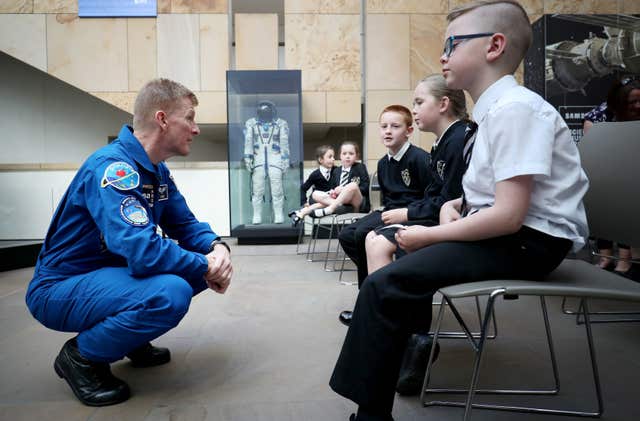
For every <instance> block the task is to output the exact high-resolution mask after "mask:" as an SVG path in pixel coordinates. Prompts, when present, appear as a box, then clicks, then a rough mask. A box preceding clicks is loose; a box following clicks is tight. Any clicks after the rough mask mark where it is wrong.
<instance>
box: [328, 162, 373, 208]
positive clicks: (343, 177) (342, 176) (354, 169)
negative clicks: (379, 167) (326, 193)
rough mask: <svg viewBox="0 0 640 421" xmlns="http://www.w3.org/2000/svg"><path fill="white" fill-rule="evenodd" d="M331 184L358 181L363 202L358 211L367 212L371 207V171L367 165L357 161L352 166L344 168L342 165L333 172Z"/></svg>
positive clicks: (338, 184)
mask: <svg viewBox="0 0 640 421" xmlns="http://www.w3.org/2000/svg"><path fill="white" fill-rule="evenodd" d="M331 182H332V183H331V184H332V185H333V186H334V187H332V188H335V186H340V185H346V184H348V183H352V182H353V183H356V184H357V185H358V188H359V189H360V193H361V194H362V203H361V204H360V209H355V211H356V212H363V213H367V212H369V210H370V209H371V203H370V201H369V172H368V171H367V167H366V165H364V164H362V163H360V162H356V163H354V164H353V165H352V166H351V167H350V168H344V167H342V166H340V167H338V169H337V170H336V171H335V172H334V173H333V174H332V179H331Z"/></svg>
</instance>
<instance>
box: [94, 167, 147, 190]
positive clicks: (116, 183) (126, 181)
mask: <svg viewBox="0 0 640 421" xmlns="http://www.w3.org/2000/svg"><path fill="white" fill-rule="evenodd" d="M139 184H140V174H138V172H137V171H136V170H134V169H133V167H132V166H131V165H129V164H127V163H126V162H123V161H118V162H114V163H113V164H111V165H109V166H108V167H107V169H106V170H104V176H102V181H101V182H100V187H102V188H105V187H107V186H113V187H115V188H116V189H118V190H132V189H135V188H136V187H138V185H139Z"/></svg>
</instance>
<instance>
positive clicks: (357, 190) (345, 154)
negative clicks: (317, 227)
mask: <svg viewBox="0 0 640 421" xmlns="http://www.w3.org/2000/svg"><path fill="white" fill-rule="evenodd" d="M359 157H360V150H359V148H358V145H357V144H356V143H355V142H351V141H348V140H347V141H344V142H342V144H341V145H340V162H341V164H342V165H341V166H340V168H339V169H338V171H336V172H335V173H334V175H333V180H332V181H333V185H334V186H335V187H334V188H333V189H331V190H329V191H326V192H324V191H320V190H315V191H314V192H313V193H312V194H311V197H313V199H314V201H315V202H317V203H322V204H323V205H324V207H320V208H317V209H315V210H314V216H316V217H322V216H325V215H331V214H332V213H335V211H336V209H338V207H340V206H343V205H349V206H352V207H353V209H354V211H355V212H369V207H370V205H369V173H368V172H367V167H366V166H365V165H364V164H362V163H360V162H356V160H357V159H358V158H359Z"/></svg>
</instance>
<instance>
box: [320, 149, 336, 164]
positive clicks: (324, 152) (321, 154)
mask: <svg viewBox="0 0 640 421" xmlns="http://www.w3.org/2000/svg"><path fill="white" fill-rule="evenodd" d="M332 150H333V146H331V145H320V146H318V147H317V148H316V161H318V163H320V158H323V157H324V154H326V153H327V151H332Z"/></svg>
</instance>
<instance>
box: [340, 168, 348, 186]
mask: <svg viewBox="0 0 640 421" xmlns="http://www.w3.org/2000/svg"><path fill="white" fill-rule="evenodd" d="M348 182H349V171H346V170H342V175H341V176H340V186H342V187H344V186H345V185H346V184H347V183H348Z"/></svg>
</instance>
